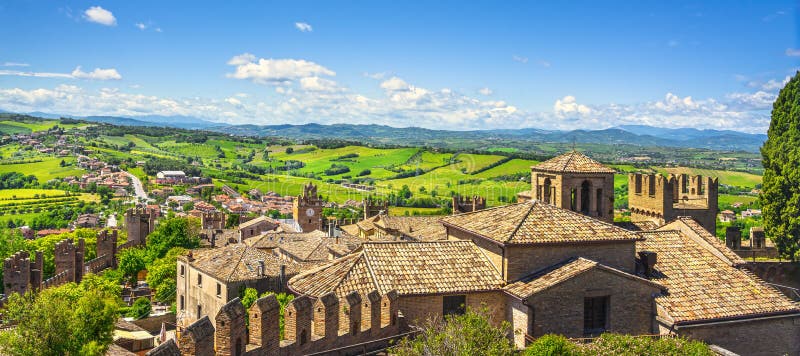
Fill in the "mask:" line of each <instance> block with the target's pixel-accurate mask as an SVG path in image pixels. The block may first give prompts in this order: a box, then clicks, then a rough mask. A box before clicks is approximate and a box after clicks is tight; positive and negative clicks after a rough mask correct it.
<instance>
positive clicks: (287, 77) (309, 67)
mask: <svg viewBox="0 0 800 356" xmlns="http://www.w3.org/2000/svg"><path fill="white" fill-rule="evenodd" d="M228 64H229V65H232V66H235V67H236V69H235V71H234V72H233V73H228V74H227V77H228V78H234V79H249V80H252V81H253V82H256V83H262V84H266V83H282V82H289V81H292V80H298V79H301V78H308V77H316V76H321V75H322V76H334V75H336V72H334V71H332V70H330V69H328V68H325V67H323V66H321V65H319V64H317V63H314V62H310V61H306V60H303V59H272V58H270V59H265V58H260V59H258V60H256V56H254V55H252V54H250V53H244V54H240V55H238V56H234V57H233V58H231V59H230V60H229V61H228Z"/></svg>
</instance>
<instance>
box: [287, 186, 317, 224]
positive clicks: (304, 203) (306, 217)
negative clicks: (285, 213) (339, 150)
mask: <svg viewBox="0 0 800 356" xmlns="http://www.w3.org/2000/svg"><path fill="white" fill-rule="evenodd" d="M292 211H293V216H294V221H296V222H297V224H298V225H299V226H300V230H302V231H303V232H309V231H314V230H322V199H320V198H319V195H317V186H316V185H314V184H311V183H310V182H309V183H308V184H306V185H304V186H303V194H301V195H298V196H297V197H295V199H294V206H293V209H292Z"/></svg>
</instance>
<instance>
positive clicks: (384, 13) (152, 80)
mask: <svg viewBox="0 0 800 356" xmlns="http://www.w3.org/2000/svg"><path fill="white" fill-rule="evenodd" d="M797 6H798V5H797V3H793V2H788V1H752V2H724V1H718V2H619V1H602V2H601V1H585V2H584V1H579V2H569V3H556V2H552V3H543V2H542V3H538V2H537V3H533V2H503V3H499V2H494V1H492V2H489V1H487V2H479V1H469V2H464V1H436V2H412V1H407V2H397V1H394V2H389V1H381V2H366V1H363V2H330V1H325V2H323V1H314V2H307V1H292V2H284V3H275V2H262V1H252V2H244V1H237V2H226V3H224V6H222V3H219V2H207V3H203V2H201V1H192V2H179V1H135V2H133V1H113V2H97V1H91V2H82V1H78V2H47V1H17V0H10V1H5V2H3V3H2V4H0V22H1V23H3V26H0V43H2V45H1V46H0V109H3V110H8V111H15V112H32V111H42V112H49V113H61V114H69V115H77V116H84V115H116V116H127V117H136V116H142V115H167V116H171V115H185V116H193V117H199V118H203V119H207V120H211V121H218V122H227V123H255V124H279V123H307V122H319V123H340V122H344V123H379V124H388V125H392V126H422V127H429V128H442V129H454V130H462V129H487V128H517V127H537V128H548V129H580V128H583V129H600V128H606V127H612V126H615V125H621V124H648V125H654V126H667V127H675V126H681V127H697V128H715V129H732V130H740V131H747V132H764V131H765V130H766V128H767V126H768V124H769V110H770V108H771V103H772V101H774V98H775V96H776V94H777V92H778V90H779V89H780V87H781V86H782V83H784V82H785V81H786V80H787V77H788V76H790V75H793V74H794V73H795V71H796V70H797V68H798V64H799V63H800V43H798V36H797V35H798V28H797V25H796V24H797V19H796V16H797Z"/></svg>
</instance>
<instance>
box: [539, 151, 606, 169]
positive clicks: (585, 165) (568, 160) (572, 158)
mask: <svg viewBox="0 0 800 356" xmlns="http://www.w3.org/2000/svg"><path fill="white" fill-rule="evenodd" d="M531 169H532V170H535V171H543V172H555V173H615V172H616V171H614V170H613V169H611V168H609V167H606V166H604V165H603V164H602V163H600V162H597V161H595V160H593V159H591V158H589V157H587V156H586V155H584V154H583V153H580V152H578V151H572V152H567V153H564V154H562V155H560V156H556V157H553V158H551V159H549V160H547V161H544V162H542V163H539V164H537V165H535V166H532V167H531Z"/></svg>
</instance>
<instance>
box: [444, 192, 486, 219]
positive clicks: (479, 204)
mask: <svg viewBox="0 0 800 356" xmlns="http://www.w3.org/2000/svg"><path fill="white" fill-rule="evenodd" d="M452 204H453V215H455V214H461V213H469V212H473V211H478V210H483V209H486V198H484V197H481V196H477V195H475V196H471V197H462V196H460V195H454V196H453V202H452Z"/></svg>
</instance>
